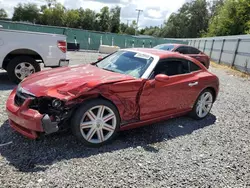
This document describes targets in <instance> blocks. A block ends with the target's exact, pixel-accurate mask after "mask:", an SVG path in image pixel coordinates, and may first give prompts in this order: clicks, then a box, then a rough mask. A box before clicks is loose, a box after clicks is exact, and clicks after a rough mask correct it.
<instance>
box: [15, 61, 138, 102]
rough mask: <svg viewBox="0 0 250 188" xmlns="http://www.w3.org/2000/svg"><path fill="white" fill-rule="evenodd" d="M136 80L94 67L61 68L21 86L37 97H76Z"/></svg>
mask: <svg viewBox="0 0 250 188" xmlns="http://www.w3.org/2000/svg"><path fill="white" fill-rule="evenodd" d="M132 79H135V78H134V77H132V76H128V75H124V74H120V73H114V72H110V71H106V70H103V69H101V68H98V67H96V66H94V65H90V64H88V65H80V66H74V67H60V68H55V69H50V70H44V71H41V72H38V73H35V74H32V75H31V76H29V77H28V78H26V79H25V80H24V81H22V82H21V83H20V86H21V87H22V88H23V89H24V90H25V91H27V92H28V93H31V94H33V95H35V96H36V97H41V96H51V97H57V98H64V97H63V96H72V95H73V96H76V95H80V94H82V93H83V92H87V91H89V90H91V89H93V88H95V87H97V86H99V85H102V84H107V83H114V82H120V81H126V80H132Z"/></svg>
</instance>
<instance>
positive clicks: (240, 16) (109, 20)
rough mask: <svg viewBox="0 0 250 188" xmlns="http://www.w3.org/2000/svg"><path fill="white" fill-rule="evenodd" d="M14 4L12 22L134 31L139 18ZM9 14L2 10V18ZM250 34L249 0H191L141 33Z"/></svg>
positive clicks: (50, 0)
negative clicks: (124, 20)
mask: <svg viewBox="0 0 250 188" xmlns="http://www.w3.org/2000/svg"><path fill="white" fill-rule="evenodd" d="M45 2H46V3H45V4H44V5H42V6H41V7H40V9H39V8H38V7H37V5H36V4H34V3H25V4H20V3H19V4H18V5H17V6H16V7H14V14H13V18H12V20H13V21H27V22H31V23H38V24H44V25H54V26H65V27H72V28H81V29H86V30H95V31H103V32H112V33H123V34H130V35H134V34H135V29H136V21H133V22H132V23H131V24H130V25H127V24H124V23H120V14H121V8H120V7H118V6H116V7H113V8H111V9H110V10H109V7H107V6H105V7H103V8H102V9H101V10H100V13H96V12H95V11H93V10H90V9H83V8H79V9H77V10H73V9H72V10H67V9H66V8H65V7H63V5H62V4H60V3H58V2H57V1H56V0H45ZM6 17H7V13H6V12H5V10H4V9H0V18H6ZM245 33H250V0H213V1H208V0H207V1H206V0H189V1H187V2H186V3H184V4H183V6H182V7H181V8H180V9H179V10H178V11H177V12H175V13H172V14H171V15H170V17H169V18H168V19H167V20H166V21H165V22H164V25H163V27H146V28H143V29H141V30H140V34H143V35H151V36H155V37H165V38H196V37H205V36H221V35H237V34H245Z"/></svg>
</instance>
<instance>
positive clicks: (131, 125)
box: [120, 110, 190, 131]
mask: <svg viewBox="0 0 250 188" xmlns="http://www.w3.org/2000/svg"><path fill="white" fill-rule="evenodd" d="M189 112H190V110H186V111H183V112H180V113H176V114H170V115H167V116H162V117H158V118H153V119H148V120H145V121H137V122H133V123H128V124H125V125H122V126H121V128H120V131H124V130H129V129H134V128H138V127H142V126H146V125H151V124H154V123H157V122H161V121H164V120H168V119H172V118H175V117H180V116H183V115H186V114H188V113H189Z"/></svg>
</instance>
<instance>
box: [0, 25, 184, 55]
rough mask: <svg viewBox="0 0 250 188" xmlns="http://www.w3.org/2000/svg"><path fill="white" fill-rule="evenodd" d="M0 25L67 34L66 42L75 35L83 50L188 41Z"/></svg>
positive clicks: (41, 26) (17, 28)
mask: <svg viewBox="0 0 250 188" xmlns="http://www.w3.org/2000/svg"><path fill="white" fill-rule="evenodd" d="M0 25H2V26H3V28H4V29H11V30H22V31H33V32H42V33H54V34H63V35H66V36H67V42H74V39H75V37H76V41H77V43H79V44H80V49H84V50H98V49H99V46H100V44H103V45H113V46H119V47H120V48H131V47H145V48H150V47H154V46H156V45H158V44H163V43H181V44H188V41H184V40H178V39H164V38H153V37H152V38H151V37H146V36H145V37H144V36H132V35H121V34H115V33H104V32H96V31H88V30H82V29H73V28H66V27H55V26H45V25H36V24H27V23H20V22H10V21H0Z"/></svg>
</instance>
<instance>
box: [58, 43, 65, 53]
mask: <svg viewBox="0 0 250 188" xmlns="http://www.w3.org/2000/svg"><path fill="white" fill-rule="evenodd" d="M57 47H58V48H59V49H60V50H61V51H62V52H63V53H66V51H67V43H66V41H63V40H59V41H57Z"/></svg>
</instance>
